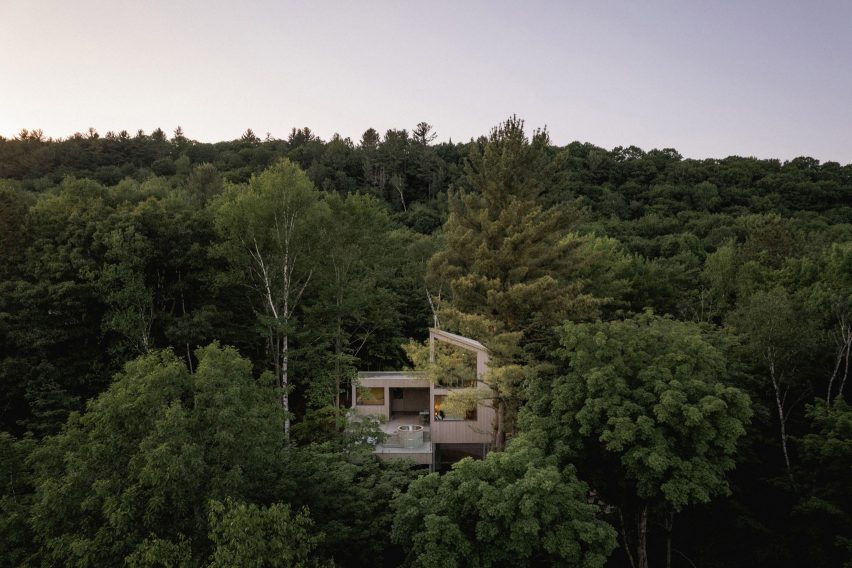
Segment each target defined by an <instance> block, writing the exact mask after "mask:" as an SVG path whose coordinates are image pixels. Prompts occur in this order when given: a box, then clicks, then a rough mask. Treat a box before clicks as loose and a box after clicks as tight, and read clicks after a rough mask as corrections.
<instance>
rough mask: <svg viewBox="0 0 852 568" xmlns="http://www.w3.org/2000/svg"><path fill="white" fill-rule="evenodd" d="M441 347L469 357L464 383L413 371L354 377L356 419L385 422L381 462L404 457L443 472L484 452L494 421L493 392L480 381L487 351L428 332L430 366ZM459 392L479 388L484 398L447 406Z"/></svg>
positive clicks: (379, 446) (439, 332)
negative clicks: (374, 417) (450, 397)
mask: <svg viewBox="0 0 852 568" xmlns="http://www.w3.org/2000/svg"><path fill="white" fill-rule="evenodd" d="M441 346H444V347H448V348H451V349H455V350H462V351H463V352H464V353H465V354H466V355H467V356H468V357H469V359H470V363H471V369H470V374H469V376H468V378H466V379H464V380H462V381H459V380H458V379H457V378H455V379H453V380H443V379H442V377H437V378H436V377H432V378H430V377H429V376H428V375H427V374H426V373H424V372H416V371H390V372H362V373H358V381H357V384H356V385H353V387H352V388H353V392H352V400H353V408H354V410H355V414H356V415H359V416H366V415H378V416H381V417H383V418H384V419H385V420H384V423H383V424H382V428H383V429H384V431H385V433H386V434H387V439H386V440H385V441H383V442H382V443H381V444H377V445H376V448H375V452H376V454H377V455H378V456H379V457H380V458H382V459H394V458H408V459H412V460H414V461H415V462H416V463H418V464H420V465H424V466H429V468H430V469H431V470H442V469H445V468H447V467H449V465H451V464H453V463H455V462H457V461H459V460H460V459H462V458H463V457H466V456H473V457H480V458H481V457H484V456H485V454H486V453H487V451H488V447H489V446H490V444H491V442H492V427H493V422H494V408H493V407H492V405H491V388H490V387H489V386H488V385H486V384H485V383H484V382H483V381H482V378H483V376H484V374H485V372H486V370H487V368H488V358H489V355H488V349H487V348H486V347H485V346H484V345H482V344H481V343H480V342H478V341H475V340H473V339H469V338H467V337H462V336H461V335H456V334H454V333H449V332H446V331H442V330H439V329H434V328H430V329H429V357H430V361H431V362H435V353H436V349H438V348H440V347H441ZM460 388H465V389H471V388H475V389H483V390H482V396H481V397H478V396H477V397H474V399H475V400H474V401H473V402H471V403H470V404H469V405H462V407H461V408H459V405H458V404H449V402H450V401H448V400H447V396H448V395H449V394H450V393H451V392H452V391H453V390H454V389H460ZM468 392H470V391H468ZM473 392H476V391H473Z"/></svg>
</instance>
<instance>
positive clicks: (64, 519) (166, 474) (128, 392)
mask: <svg viewBox="0 0 852 568" xmlns="http://www.w3.org/2000/svg"><path fill="white" fill-rule="evenodd" d="M196 355H197V357H198V367H197V370H196V372H195V373H193V374H191V373H189V372H188V371H187V369H186V366H185V365H184V363H182V362H181V361H180V360H178V359H177V358H176V357H175V356H174V355H173V354H172V353H171V352H168V351H158V352H153V353H152V354H150V355H147V356H145V357H142V358H140V359H138V360H136V361H134V362H132V363H129V364H128V365H127V366H126V368H125V370H124V372H123V373H121V374H120V375H119V376H118V377H116V380H115V381H114V382H113V384H112V385H111V386H110V387H109V389H107V390H106V391H105V392H104V393H103V394H102V395H100V396H99V397H97V398H96V399H94V400H93V401H91V402H90V403H89V404H88V405H87V410H86V412H85V413H84V414H82V415H74V416H72V418H71V419H70V420H69V422H68V424H67V425H66V427H65V429H64V430H63V431H62V433H61V434H59V435H57V436H55V437H52V438H49V439H48V440H46V441H45V442H44V444H43V445H42V446H41V447H39V448H38V449H37V450H36V451H35V452H34V454H33V456H32V458H31V459H32V464H33V466H34V468H35V475H34V480H35V481H34V485H35V501H34V504H33V507H32V511H31V514H32V518H31V523H32V527H33V529H34V532H35V535H36V541H37V543H38V545H39V556H40V558H41V561H43V562H45V563H53V562H72V563H74V564H77V565H103V564H120V563H122V561H123V559H124V558H126V557H128V556H130V555H133V554H136V556H135V558H137V559H140V558H141V559H144V558H145V557H146V555H148V554H152V553H153V552H151V551H152V550H153V551H159V552H158V554H159V553H161V552H162V551H169V550H171V551H181V550H184V545H182V544H181V542H182V539H184V540H187V541H189V542H190V543H191V546H192V551H193V557H195V558H199V557H200V558H203V557H204V556H205V554H206V553H207V550H208V545H207V542H206V533H207V529H206V517H207V512H206V507H207V501H208V500H209V499H224V498H226V497H235V498H241V499H261V500H262V499H266V498H268V496H269V492H270V485H271V484H272V482H274V480H275V478H276V474H277V472H278V466H277V463H278V462H279V460H280V459H281V455H282V453H281V452H282V447H283V446H282V434H281V432H282V429H283V415H282V412H281V410H280V407H279V406H278V405H277V403H276V400H275V394H274V391H273V390H272V389H271V388H269V387H268V386H262V385H259V384H257V383H256V382H255V381H254V380H253V379H252V378H251V375H250V370H251V367H250V364H249V363H248V361H246V360H245V359H242V358H241V357H239V356H238V355H237V353H236V352H235V351H234V350H233V349H230V348H221V347H219V346H218V345H215V344H214V345H211V346H209V347H206V348H203V349H200V350H199V351H198V352H197V353H196ZM140 547H142V548H140ZM174 547H177V548H174ZM169 554H171V552H170V553H169ZM176 554H177V553H176ZM181 554H182V553H181ZM140 561H141V560H140Z"/></svg>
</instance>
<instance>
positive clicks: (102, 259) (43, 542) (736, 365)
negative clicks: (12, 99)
mask: <svg viewBox="0 0 852 568" xmlns="http://www.w3.org/2000/svg"><path fill="white" fill-rule="evenodd" d="M435 139H436V138H435V131H434V129H433V127H432V126H430V125H429V124H427V123H425V122H422V123H420V124H418V125H416V127H414V128H412V129H411V130H405V129H392V130H388V131H387V132H385V133H379V132H377V131H376V130H374V129H369V130H367V131H366V132H364V134H363V136H362V137H361V138H360V140H357V141H353V140H350V139H348V138H342V137H340V136H334V137H332V138H331V139H329V140H323V139H321V138H319V137H318V136H317V135H316V134H315V133H314V132H312V131H311V130H310V129H309V128H300V129H295V128H294V129H293V130H292V132H291V133H290V134H289V136H288V137H287V138H286V139H278V138H273V137H271V136H267V137H265V138H261V137H259V136H257V135H256V134H255V133H254V132H252V131H251V130H250V129H249V130H246V132H245V133H244V134H243V136H242V137H241V138H240V139H238V140H233V141H227V142H218V143H213V144H210V143H202V142H198V141H195V140H192V139H191V138H189V137H188V135H187V134H186V133H184V132H183V131H182V129H180V128H179V127H178V128H177V129H176V130H175V131H174V133H173V134H172V135H167V134H166V133H165V132H164V131H163V130H160V129H157V130H155V131H154V132H152V133H145V132H143V131H141V130H140V131H138V132H136V133H133V134H131V133H129V132H126V131H121V132H108V133H106V134H104V135H101V134H99V133H98V132H96V131H95V130H94V129H90V130H89V131H88V132H86V133H78V134H74V135H72V136H70V137H68V138H66V139H62V140H53V139H48V138H46V137H45V136H44V135H43V134H42V133H41V132H40V131H38V130H34V131H22V132H21V133H20V134H19V135H18V136H16V137H14V138H12V139H4V138H2V137H0V427H1V428H2V432H0V565H3V566H6V565H8V566H37V565H63V564H68V565H75V566H103V565H122V564H128V565H133V566H154V565H170V566H171V565H175V566H177V565H180V566H208V565H209V566H236V565H256V566H265V565H269V566H398V565H407V566H438V565H440V566H480V567H486V566H493V567H498V566H524V565H529V566H566V565H571V566H574V565H576V566H631V568H647V567H648V566H662V565H666V566H676V567H678V566H742V567H746V566H802V565H814V566H841V565H844V563H845V564H846V565H852V483H850V480H852V409H850V406H849V404H848V402H847V401H846V397H848V396H850V391H852V384H850V383H852V381H850V380H848V379H849V374H850V368H849V367H850V365H849V359H850V351H851V350H852V164H847V165H841V164H838V163H835V162H825V163H820V162H819V161H817V160H814V159H812V158H807V157H800V158H796V159H794V160H790V161H785V162H782V161H779V160H760V159H756V158H751V157H737V156H731V157H728V158H724V159H706V160H695V159H684V158H683V157H682V156H681V155H680V154H678V152H677V151H675V150H673V149H670V148H666V149H652V150H648V151H645V150H642V149H640V148H637V147H635V146H629V147H617V148H614V149H611V150H607V149H604V148H599V147H596V146H594V145H591V144H587V143H580V142H573V143H571V144H568V145H566V146H558V145H555V144H553V143H552V141H551V140H550V137H549V135H548V133H547V131H546V130H545V129H539V130H533V131H530V130H529V129H527V128H526V127H525V125H524V123H523V121H522V120H520V119H518V118H517V117H510V118H509V119H508V120H506V121H504V122H503V123H501V124H499V125H498V126H496V127H495V128H494V129H493V130H492V131H491V132H490V133H486V134H484V135H483V136H481V137H480V138H477V139H474V140H470V141H468V142H464V143H459V142H455V143H454V142H442V143H435ZM429 326H440V327H441V328H443V329H447V330H449V331H452V332H456V333H462V334H464V335H467V336H470V337H474V338H476V339H477V340H479V341H481V342H482V343H483V344H485V346H486V347H487V348H488V349H489V350H490V352H491V356H492V360H491V361H492V362H491V367H490V369H489V371H488V373H487V375H486V376H485V378H484V380H485V383H486V384H487V385H488V386H489V387H490V391H489V392H491V393H492V394H493V397H492V398H490V399H489V401H488V404H491V405H493V406H494V408H495V411H496V416H497V418H496V419H495V423H494V425H493V429H494V432H493V444H491V448H490V450H491V451H490V453H488V455H487V456H486V457H485V458H484V459H482V460H479V461H473V460H471V459H469V458H467V459H465V460H462V461H461V462H459V463H457V464H456V465H455V466H454V467H453V468H452V469H451V470H450V471H449V472H444V473H428V474H427V473H426V472H424V471H422V470H420V469H418V468H416V467H414V465H413V464H411V463H408V462H404V461H381V460H379V459H377V458H376V456H374V455H373V454H372V451H371V450H372V445H371V444H372V443H375V440H376V439H379V438H380V437H381V432H380V431H379V429H378V424H377V423H374V422H369V421H365V422H361V423H357V424H355V423H353V422H352V421H351V420H350V418H349V412H350V411H349V407H350V406H351V404H352V401H351V400H350V398H351V393H352V384H353V381H354V380H355V377H356V372H357V371H359V370H360V371H386V370H397V369H403V368H407V367H411V366H412V365H415V364H417V362H418V361H417V360H416V359H418V357H417V356H414V357H413V359H415V360H411V359H409V354H414V353H417V350H416V348H415V347H416V346H417V345H418V343H417V342H422V341H423V340H424V339H425V338H426V334H427V329H428V327H429ZM412 346H415V347H412ZM421 354H422V353H421Z"/></svg>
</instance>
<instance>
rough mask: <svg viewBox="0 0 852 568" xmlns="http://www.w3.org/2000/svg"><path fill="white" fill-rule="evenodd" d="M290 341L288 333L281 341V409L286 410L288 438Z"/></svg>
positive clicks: (286, 432)
mask: <svg viewBox="0 0 852 568" xmlns="http://www.w3.org/2000/svg"><path fill="white" fill-rule="evenodd" d="M289 339H290V338H289V337H288V336H287V334H286V333H285V334H284V337H282V339H281V391H282V392H281V407H282V408H283V409H284V436H286V437H288V438H289V437H290V376H289V375H288V369H287V364H288V363H289V352H288V351H289Z"/></svg>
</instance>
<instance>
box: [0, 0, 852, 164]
mask: <svg viewBox="0 0 852 568" xmlns="http://www.w3.org/2000/svg"><path fill="white" fill-rule="evenodd" d="M511 114H517V115H519V116H521V117H522V118H524V119H526V122H527V125H528V126H529V127H536V126H544V125H546V126H547V127H548V129H549V130H550V133H551V137H552V139H553V141H554V143H556V144H560V145H562V144H567V143H568V142H571V141H573V140H580V141H583V142H591V143H593V144H597V145H599V146H603V147H605V148H612V147H614V146H619V145H622V146H627V145H630V144H634V145H637V146H640V147H642V148H644V149H646V150H648V149H651V148H655V147H657V148H663V147H673V148H675V149H677V150H678V151H680V152H681V154H683V155H685V156H687V157H694V158H704V157H725V156H728V155H745V156H748V155H753V156H757V157H761V158H769V157H776V158H780V159H791V158H794V157H796V156H800V155H808V156H812V157H815V158H818V159H820V160H823V161H827V160H833V161H838V162H841V163H843V164H846V163H850V162H852V1H848V0H843V1H840V0H838V1H818V0H814V1H806V0H803V1H800V2H786V1H781V0H776V1H762V2H753V1H747V0H742V1H737V0H730V1H727V0H715V1H692V0H690V1H685V0H684V1H670V2H666V1H658V2H641V1H640V2H637V1H625V2H606V1H600V2H592V1H586V2H569V1H558V2H557V1H554V2H533V1H517V2H485V1H482V2H479V1H471V0H456V1H446V2H444V1H441V2H427V1H420V2H414V1H403V0H399V1H394V2H390V1H388V2H384V1H383V2H378V1H368V0H362V1H360V2H354V1H347V2H343V1H340V2H330V1H318V0H310V1H308V0H305V1H302V2H286V1H277V2H276V1H260V0H258V1H254V2H252V1H244V2H236V1H234V2H223V1H216V0H207V1H200V0H199V1H196V0H186V1H181V0H169V1H159V0H146V1H144V2H143V1H135V2H130V1H122V0H102V1H94V0H63V1H57V0H0V135H3V136H7V137H9V136H13V135H15V134H16V133H17V132H19V131H20V129H21V128H28V129H34V128H41V129H42V130H44V132H45V134H47V135H49V136H54V137H57V136H61V137H65V136H68V135H70V134H73V133H74V132H76V131H85V130H86V129H87V128H89V127H90V126H91V127H94V128H96V129H97V130H98V131H99V132H101V133H105V132H106V131H108V130H114V131H119V130H122V129H126V130H128V131H130V132H131V133H134V132H135V131H136V130H138V129H140V128H141V129H144V130H145V131H146V132H150V131H151V130H153V129H155V128H157V127H161V128H163V130H165V131H166V132H167V133H171V132H172V131H173V130H174V129H175V127H177V126H178V125H180V126H182V127H183V129H184V132H185V133H186V135H187V136H188V137H190V138H193V139H196V140H202V141H207V142H213V141H220V140H233V139H235V138H238V137H239V136H240V134H241V133H242V132H243V131H244V130H245V129H246V128H252V129H253V130H254V131H255V132H256V133H257V134H258V135H260V136H263V135H264V134H265V133H266V132H270V133H271V134H272V135H273V136H275V137H282V138H286V136H287V134H288V133H289V131H290V129H291V128H292V127H294V126H309V127H310V128H311V129H312V130H313V131H315V132H316V133H317V134H319V135H320V136H321V137H323V138H324V139H328V138H329V137H330V136H331V135H332V134H333V133H335V132H339V133H340V134H341V135H343V136H348V137H351V138H352V139H353V140H355V141H357V140H358V139H359V138H360V136H361V134H362V133H363V131H364V130H366V129H367V128H370V127H373V128H376V129H377V130H379V131H380V132H384V131H385V130H387V129H388V128H408V129H411V128H412V127H413V126H414V125H415V124H417V123H418V122H420V121H426V122H429V123H431V124H432V125H433V126H434V128H435V130H436V131H437V133H438V136H439V140H447V139H448V138H452V139H453V140H455V141H467V140H468V139H470V138H471V137H476V136H479V135H482V134H486V133H487V132H488V130H489V129H490V128H491V127H492V126H494V125H496V124H497V123H499V122H501V121H502V120H504V119H505V118H506V117H508V116H509V115H511Z"/></svg>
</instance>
